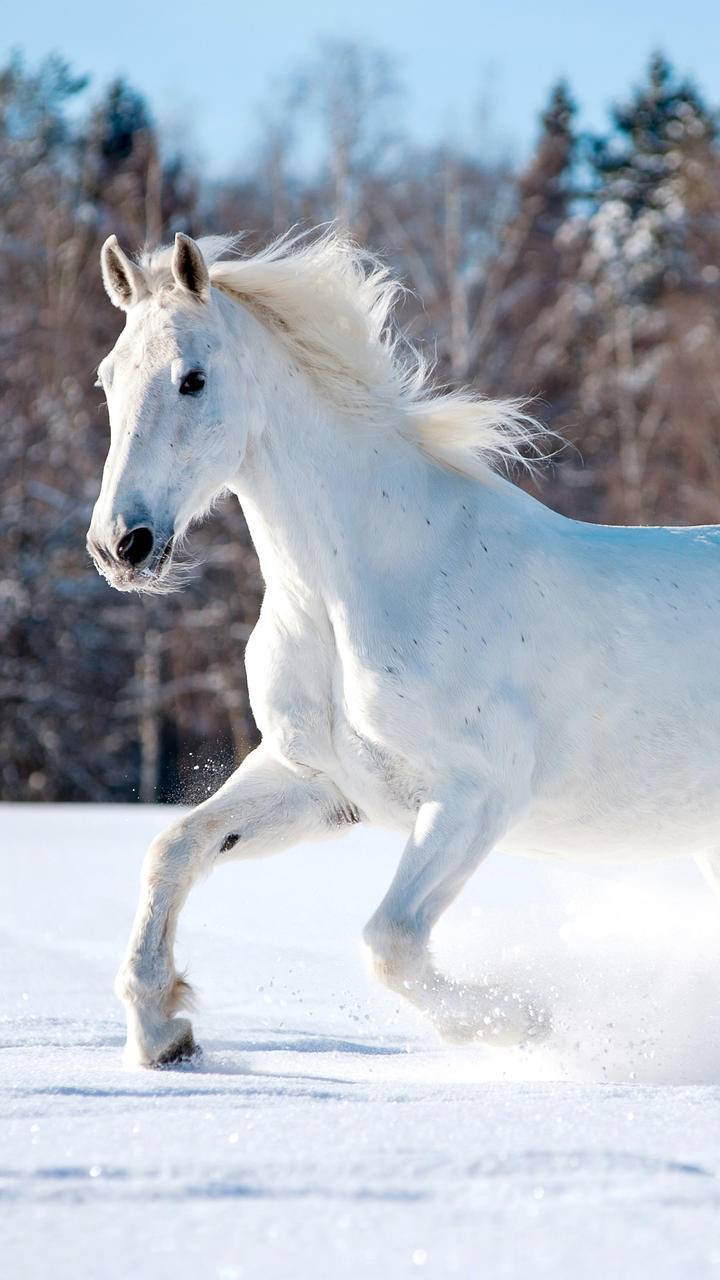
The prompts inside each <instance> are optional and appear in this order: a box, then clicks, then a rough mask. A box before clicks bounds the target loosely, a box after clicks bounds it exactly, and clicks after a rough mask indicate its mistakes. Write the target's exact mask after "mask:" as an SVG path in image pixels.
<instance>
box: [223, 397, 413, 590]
mask: <svg viewBox="0 0 720 1280" xmlns="http://www.w3.org/2000/svg"><path fill="white" fill-rule="evenodd" d="M301 383H302V387H301V385H300V384H301ZM271 384H272V383H271ZM283 385H286V392H285V395H284V396H283V393H282V390H278V391H274V392H273V397H272V401H271V402H270V403H269V404H268V406H267V412H266V414H265V423H264V427H263V430H262V432H261V433H260V435H259V437H258V438H254V439H252V438H251V440H250V441H249V445H248V451H247V455H246V458H245V461H244V463H243V466H242V468H241V470H240V473H239V475H238V476H236V478H235V480H234V481H233V483H232V485H231V488H232V489H233V491H234V492H235V493H236V494H237V496H238V498H239V499H240V502H241V504H242V507H243V510H244V512H245V516H246V519H247V522H248V526H249V529H250V533H251V535H252V538H253V542H254V543H255V548H256V550H257V552H258V556H259V559H260V563H261V568H262V571H263V576H264V578H265V581H266V584H267V585H268V587H269V588H270V587H272V586H273V585H276V584H277V585H278V586H281V587H282V588H283V589H284V590H285V591H286V592H290V593H291V594H292V595H294V596H295V597H296V598H297V599H300V601H301V603H302V604H303V606H304V607H306V608H309V609H311V608H312V607H313V603H314V602H316V601H318V600H319V599H321V598H324V599H325V600H327V599H328V597H330V596H334V597H337V596H341V595H342V594H343V593H344V592H345V591H346V590H347V582H348V578H349V576H350V575H351V574H352V572H353V570H355V571H356V570H357V569H358V568H359V567H362V568H363V570H364V571H365V572H370V573H371V572H372V568H373V564H376V563H377V559H378V556H380V557H381V558H384V559H385V560H387V559H388V551H389V550H390V549H392V550H393V551H394V552H395V553H397V552H398V546H397V536H398V532H397V528H395V529H394V535H393V534H391V533H390V530H389V528H388V526H389V524H392V525H393V526H397V524H398V521H399V522H400V523H401V524H402V527H403V538H404V539H407V541H408V545H411V544H412V537H413V534H412V526H413V525H414V524H415V523H418V522H419V521H420V519H421V518H422V519H423V520H424V518H425V517H424V516H422V517H421V515H420V513H419V511H417V510H416V509H415V507H416V501H417V495H418V493H419V492H423V491H426V490H427V487H428V475H427V473H428V471H429V470H431V468H430V467H429V464H428V463H427V461H426V460H425V459H424V458H423V457H422V455H421V454H420V453H419V452H418V450H416V449H415V448H414V446H412V445H411V444H409V443H408V442H407V441H406V440H404V439H403V438H402V437H401V436H400V435H399V433H398V432H397V431H395V430H394V429H393V427H392V425H389V426H388V428H387V430H385V431H383V430H382V429H380V428H378V427H374V426H373V427H370V428H369V429H368V428H367V427H365V426H363V425H362V424H355V423H352V422H345V421H339V420H338V419H337V417H336V416H334V414H333V412H332V411H331V410H329V409H328V408H326V407H324V406H323V405H321V404H320V403H319V400H318V397H317V396H316V395H315V394H314V392H313V390H312V388H311V387H309V386H308V385H307V383H306V380H305V379H304V378H302V377H301V376H300V375H298V376H296V378H295V379H294V380H290V379H286V380H284V382H279V384H278V386H279V388H281V387H282V386H283ZM403 492H406V493H407V494H408V501H407V502H406V503H405V502H403V501H402V499H401V498H399V496H398V495H400V494H401V493H403ZM411 495H412V496H411ZM414 500H415V501H414ZM425 505H427V503H426V504H425ZM390 508H392V511H390ZM384 542H385V543H387V544H388V545H386V546H385V549H384V550H383V547H382V544H383V543H384ZM393 544H394V545H393ZM395 558H397V555H396V557H395ZM382 567H383V570H385V568H386V566H385V565H383V566H382Z"/></svg>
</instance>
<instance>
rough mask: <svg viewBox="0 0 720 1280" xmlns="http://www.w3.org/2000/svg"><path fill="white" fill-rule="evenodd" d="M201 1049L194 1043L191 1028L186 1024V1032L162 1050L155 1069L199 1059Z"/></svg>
mask: <svg viewBox="0 0 720 1280" xmlns="http://www.w3.org/2000/svg"><path fill="white" fill-rule="evenodd" d="M201 1054H202V1049H201V1048H200V1046H199V1045H198V1044H196V1043H195V1037H194V1036H193V1033H192V1028H191V1027H190V1025H189V1024H188V1028H187V1031H185V1032H183V1034H182V1035H181V1036H180V1038H179V1039H178V1040H174V1041H173V1043H172V1044H171V1045H168V1048H167V1049H164V1050H163V1052H162V1053H161V1054H160V1056H159V1057H158V1058H157V1059H156V1060H155V1064H154V1065H155V1066H156V1067H174V1066H176V1065H177V1063H179V1062H190V1061H191V1060H192V1059H193V1058H199V1057H200V1055H201Z"/></svg>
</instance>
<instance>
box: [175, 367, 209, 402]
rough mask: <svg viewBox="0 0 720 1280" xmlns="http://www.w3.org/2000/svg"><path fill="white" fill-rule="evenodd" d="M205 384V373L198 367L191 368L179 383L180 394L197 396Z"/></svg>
mask: <svg viewBox="0 0 720 1280" xmlns="http://www.w3.org/2000/svg"><path fill="white" fill-rule="evenodd" d="M204 386H205V374H204V373H201V372H200V370H199V369H192V370H191V372H190V373H187V374H186V375H185V377H184V378H183V380H182V382H181V383H180V395H181V396H197V395H199V394H200V392H201V391H202V389H203V387H204Z"/></svg>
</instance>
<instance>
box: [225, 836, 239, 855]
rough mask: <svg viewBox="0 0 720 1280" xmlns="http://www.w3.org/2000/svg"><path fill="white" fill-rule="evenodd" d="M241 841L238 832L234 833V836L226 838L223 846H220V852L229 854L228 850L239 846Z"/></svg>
mask: <svg viewBox="0 0 720 1280" xmlns="http://www.w3.org/2000/svg"><path fill="white" fill-rule="evenodd" d="M239 839H240V836H239V835H238V834H237V832H233V833H232V835H229V836H226V837H225V839H224V840H223V842H222V844H221V845H220V852H221V853H227V852H228V849H232V848H234V846H235V845H236V844H237V842H238V840H239Z"/></svg>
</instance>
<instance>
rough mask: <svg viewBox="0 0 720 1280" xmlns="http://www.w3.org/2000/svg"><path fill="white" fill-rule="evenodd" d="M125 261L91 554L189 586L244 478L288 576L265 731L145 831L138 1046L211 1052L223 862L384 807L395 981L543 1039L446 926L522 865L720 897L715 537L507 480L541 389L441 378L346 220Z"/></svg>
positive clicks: (113, 264)
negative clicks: (477, 969)
mask: <svg viewBox="0 0 720 1280" xmlns="http://www.w3.org/2000/svg"><path fill="white" fill-rule="evenodd" d="M230 248H232V242H231V241H229V240H204V241H201V242H199V244H196V243H195V242H194V241H192V240H190V239H189V238H187V237H186V236H182V235H178V236H177V237H176V239H175V244H174V247H173V248H172V249H161V250H158V251H157V252H154V253H151V254H149V255H147V256H146V257H145V258H144V259H143V260H142V261H141V263H140V265H137V264H135V263H133V262H131V261H130V260H129V259H128V258H127V257H126V256H125V254H124V253H123V252H122V251H121V249H120V248H119V246H118V244H117V241H116V240H115V238H114V237H111V238H110V239H109V240H108V241H107V243H106V244H105V246H104V248H103V252H102V268H103V275H104V280H105V285H106V288H107V291H108V293H109V295H110V298H111V299H112V301H113V302H114V303H115V304H116V305H117V306H119V307H121V308H122V309H123V310H124V311H126V313H127V322H126V326H125V329H124V331H123V333H122V334H121V336H120V338H119V339H118V342H117V344H116V345H115V348H114V349H113V351H112V352H111V353H110V355H108V356H107V357H106V359H105V360H103V362H102V364H101V366H100V371H99V373H100V379H101V383H102V386H103V387H104V388H105V391H106V395H107V401H108V406H109V413H110V422H111V444H110V451H109V454H108V458H107V462H106V465H105V470H104V474H103V481H102V489H101V492H100V496H99V498H98V500H97V504H96V506H95V510H94V513H93V518H92V524H91V526H90V531H89V534H88V546H89V550H90V552H91V554H92V556H93V558H94V560H95V562H96V564H97V566H98V568H99V570H100V571H101V572H102V573H103V574H104V575H105V577H106V578H107V579H108V581H109V582H110V583H111V584H112V585H113V586H115V587H117V588H119V589H120V590H123V591H130V590H132V591H159V590H163V589H166V588H167V587H168V585H169V584H171V583H172V581H173V572H174V565H175V564H176V555H175V548H176V546H177V543H178V540H179V539H181V538H182V536H183V534H184V533H185V531H186V530H187V528H188V526H189V524H190V523H191V521H193V520H195V519H197V518H198V516H199V515H200V514H201V513H202V512H204V511H205V510H206V509H207V508H208V506H209V505H210V504H211V503H212V501H213V498H214V497H215V496H216V495H217V494H218V493H219V492H220V491H222V490H225V489H230V490H231V491H232V492H233V493H235V494H236V495H237V497H238V498H239V500H240V502H241V503H242V506H243V510H244V512H245V515H246V517H247V521H248V525H249V527H250V531H251V533H252V537H253V540H254V543H255V546H256V548H257V551H258V555H259V557H260V563H261V566H262V571H263V575H264V578H265V582H266V593H265V598H264V602H263V606H262V611H261V614H260V620H259V622H258V624H257V626H256V628H255V630H254V632H253V635H252V637H251V640H250V643H249V644H248V648H247V654H246V665H247V675H248V685H249V689H250V696H251V702H252V708H253V712H254V715H255V719H256V721H257V724H258V727H259V729H260V731H261V733H262V745H261V746H260V747H258V749H257V750H255V751H253V752H251V754H250V755H249V756H248V757H247V758H246V759H245V761H244V762H243V764H242V765H241V766H240V768H239V769H238V770H237V771H236V772H235V773H234V774H233V775H232V777H231V778H230V779H229V780H228V781H227V782H226V783H225V784H224V786H222V787H221V788H220V790H219V791H218V792H217V793H216V794H215V795H214V796H212V797H211V798H210V799H209V800H206V801H205V802H204V803H203V804H201V805H199V806H198V807H197V808H196V809H194V810H193V811H192V812H191V813H189V814H188V815H187V816H185V817H182V818H180V819H179V820H178V821H176V822H174V823H173V824H172V825H171V826H170V827H168V829H167V830H166V831H165V832H163V834H162V835H160V836H159V837H158V838H157V839H156V840H155V841H154V842H153V844H152V845H151V846H150V849H149V851H148V854H147V857H146V860H145V864H144V869H143V876H142V891H141V897H140V903H139V906H138V912H137V917H136V920H135V924H134V927H133V931H132V936H131V939H130V943H129V946H128V950H127V954H126V957H125V960H124V963H123V966H122V968H121V970H120V973H119V975H118V980H117V987H116V989H117V992H118V994H119V996H120V997H121V999H122V1000H123V1001H124V1002H125V1006H126V1010H127V1018H128V1042H127V1048H126V1059H125V1060H126V1062H128V1063H129V1064H139V1065H145V1066H150V1065H155V1064H158V1063H167V1062H171V1061H173V1060H177V1059H180V1058H183V1057H186V1056H188V1055H190V1054H192V1053H193V1052H194V1050H195V1044H194V1040H193V1035H192V1030H191V1026H190V1023H189V1021H188V1020H187V1019H186V1018H182V1017H177V1016H176V1014H177V1012H178V1010H179V1009H180V1008H181V1007H182V1006H183V1005H185V1004H187V1003H188V999H189V996H190V990H189V988H188V986H187V984H186V983H185V982H184V980H183V979H182V978H180V977H179V976H178V974H177V972H176V970H175V967H174V962H173V944H174V937H175V930H176V924H177V919H178V914H179V912H180V909H181V907H182V905H183V902H184V900H185V898H186V896H187V894H188V892H189V890H190V888H191V886H192V884H193V883H194V881H195V880H196V879H197V878H198V876H201V875H204V874H206V873H208V872H209V871H210V870H211V868H212V867H213V866H214V865H215V864H216V863H218V862H224V861H227V860H229V859H233V858H255V857H262V856H265V855H267V854H270V853H276V852H278V851H279V850H281V849H284V848H286V847H288V846H289V845H292V844H295V843H296V842H298V841H302V840H317V839H320V838H322V837H326V836H331V835H336V834H339V833H341V832H342V831H343V830H345V828H346V827H347V826H348V825H349V824H351V823H355V822H360V821H367V822H369V823H376V824H379V825H381V826H385V827H391V828H394V829H397V830H400V831H403V832H405V833H406V834H407V845H406V847H405V850H404V852H403V855H402V857H401V860H400V863H399V866H398V869H397V872H396V874H395V877H394V879H393V881H392V883H391V885H390V888H389V889H388V892H387V894H386V896H385V898H384V899H383V901H382V902H381V904H380V906H379V907H378V909H377V911H376V912H375V914H374V915H373V917H372V919H371V920H370V922H369V924H368V925H367V927H366V929H365V935H364V936H365V940H366V942H367V945H368V947H369V951H370V955H371V958H372V963H373V966H374V971H375V973H376V975H377V976H378V977H379V978H380V979H382V980H383V981H384V982H386V983H387V984H388V985H389V986H390V987H391V988H392V989H393V990H395V991H397V992H400V993H402V994H403V995H406V996H408V997H409V999H410V1000H411V1001H413V1003H414V1004H416V1005H417V1006H418V1007H419V1008H420V1009H422V1010H423V1012H424V1013H425V1014H427V1016H429V1017H430V1018H431V1019H432V1021H433V1022H434V1023H435V1025H436V1026H437V1028H438V1030H439V1031H440V1032H441V1033H442V1034H445V1035H446V1036H448V1037H449V1038H451V1039H471V1038H473V1037H482V1036H486V1037H487V1039H488V1041H490V1042H493V1041H496V1042H498V1041H505V1042H507V1041H508V1040H513V1039H514V1040H515V1041H518V1040H521V1039H523V1038H524V1037H525V1036H526V1035H528V1034H532V1032H533V1031H537V1029H538V1026H537V1020H535V1024H534V1023H533V1016H532V1010H530V1009H523V1008H519V1007H516V1008H514V1009H513V1011H512V1012H510V1011H509V1009H510V1008H511V1006H506V1007H504V1009H501V1011H499V1012H498V1011H497V1010H496V1011H495V1012H493V1011H492V1008H491V1006H492V1003H493V1002H492V1000H491V999H490V997H489V995H488V993H487V992H485V993H483V991H482V990H481V989H479V988H476V989H467V988H462V989H461V988H459V987H457V986H455V985H454V984H453V983H452V982H451V980H450V979H448V978H447V977H445V976H444V975H443V974H441V973H440V972H438V970H437V968H436V967H435V965H434V964H433V961H432V958H431V955H430V952H429V950H428V944H429V939H430V933H431V930H432V928H433V925H434V924H435V922H436V921H437V919H438V917H439V916H440V914H441V912H442V911H443V910H444V909H445V908H446V907H447V906H448V904H449V903H450V902H452V900H453V899H454V898H455V896H456V894H457V893H458V891H459V890H460V888H461V887H462V885H463V884H464V883H465V881H466V880H467V878H468V877H469V876H470V875H471V873H472V872H473V871H474V870H475V868H476V867H477V866H478V864H479V863H480V862H481V861H482V859H483V858H484V857H485V856H486V855H487V854H488V853H489V852H490V851H491V850H492V849H493V847H495V846H496V845H498V844H499V843H501V844H502V847H503V849H504V850H506V851H508V852H520V853H532V854H542V855H545V854H550V855H553V854H554V855H559V856H561V857H564V856H579V857H587V856H592V855H596V854H601V855H611V856H612V855H615V856H619V857H623V858H624V857H628V856H630V855H637V854H647V855H657V854H676V853H679V852H683V851H685V852H687V853H689V854H694V855H699V856H702V855H703V854H704V856H705V859H706V870H707V871H708V872H709V875H710V878H711V879H713V880H714V882H715V884H716V886H720V854H719V853H718V852H717V850H718V848H719V847H720V770H719V769H718V757H719V755H720V661H718V650H717V646H718V639H719V637H720V530H719V529H716V528H702V529H700V528H695V529H644V528H604V527H597V526H592V525H586V524H580V523H576V522H574V521H571V520H567V519H565V518H563V517H561V516H558V515H556V514H554V513H553V512H552V511H550V510H548V509H547V508H546V507H544V506H543V505H541V504H540V503H539V502H537V501H535V500H533V499H532V498H530V497H528V496H527V495H526V494H525V493H523V492H522V491H521V490H519V489H518V488H516V487H515V486H513V485H512V484H511V483H509V482H508V481H506V480H504V479H501V478H500V477H499V476H498V475H497V474H496V473H495V471H494V470H493V465H492V464H494V463H496V462H497V461H498V459H502V458H503V457H510V458H514V457H516V456H518V454H519V452H520V449H521V446H522V443H523V440H524V438H525V437H527V436H528V434H532V432H533V426H532V424H531V423H529V422H528V420H527V419H525V418H524V417H523V415H522V413H521V411H520V410H519V409H518V408H517V406H516V405H514V404H512V403H509V402H491V401H485V400H480V399H478V398H476V397H472V396H471V395H465V396H457V395H437V396H433V395H432V394H431V393H430V392H429V391H428V390H427V389H426V387H425V376H424V371H423V368H422V366H421V365H420V363H419V361H418V360H417V359H416V358H414V357H413V355H412V353H411V352H403V350H402V348H401V347H400V346H399V343H398V340H397V339H396V338H394V337H393V335H392V331H391V329H390V327H389V317H390V309H391V305H392V301H393V298H394V294H395V290H396V286H395V285H394V284H393V283H392V282H391V281H389V280H388V278H387V275H386V273H385V272H384V271H383V270H382V269H381V268H379V267H378V265H377V264H376V263H373V262H371V261H370V260H368V259H367V258H366V257H365V256H363V255H362V254H361V253H360V252H359V251H358V250H357V249H355V248H354V247H353V246H351V245H349V244H347V243H344V242H343V241H342V240H341V239H339V238H337V237H335V236H333V235H332V234H326V235H325V236H323V237H321V238H319V239H317V240H315V241H314V242H308V241H307V240H301V241H297V240H296V241H291V240H284V241H281V242H280V243H278V244H276V245H274V246H272V247H271V248H270V249H268V250H266V251H265V252H264V253H261V254H259V255H256V256H253V257H247V258H244V259H243V258H239V257H235V258H233V259H232V260H222V258H223V255H224V256H225V259H227V252H226V251H227V250H228V249H230Z"/></svg>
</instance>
